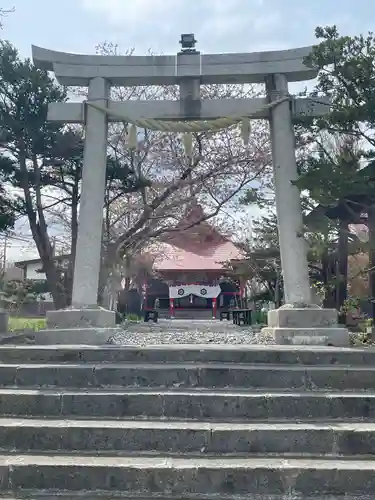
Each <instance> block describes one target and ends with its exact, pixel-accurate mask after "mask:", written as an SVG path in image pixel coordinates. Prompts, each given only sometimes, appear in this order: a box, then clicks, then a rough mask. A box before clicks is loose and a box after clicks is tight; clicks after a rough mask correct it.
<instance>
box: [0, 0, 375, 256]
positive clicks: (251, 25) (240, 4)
mask: <svg viewBox="0 0 375 500" xmlns="http://www.w3.org/2000/svg"><path fill="white" fill-rule="evenodd" d="M1 4H2V7H3V8H8V7H9V8H11V7H13V6H14V7H15V12H14V13H11V14H9V15H8V16H7V17H6V18H5V19H4V20H3V24H4V28H3V32H2V36H3V38H5V39H8V40H9V41H10V42H12V43H13V44H14V45H15V46H16V47H17V48H18V49H19V51H20V53H21V55H22V56H24V57H28V56H30V54H31V51H30V48H31V45H32V44H34V45H39V46H42V47H46V48H49V49H54V50H61V51H66V52H76V53H93V52H94V51H95V46H96V45H97V44H99V43H102V42H104V41H109V42H113V43H116V44H118V45H119V47H120V50H121V51H126V50H127V49H130V48H134V49H135V51H136V53H137V54H139V55H142V54H144V53H146V52H147V50H148V49H151V50H152V51H153V52H156V53H164V54H168V53H171V54H175V53H176V52H177V51H178V50H179V44H178V41H179V38H180V34H181V33H190V32H193V33H194V34H195V36H196V38H197V40H198V46H197V48H198V49H199V50H200V51H202V52H203V53H215V52H249V51H258V50H272V49H286V48H292V47H298V46H304V45H309V44H311V43H313V42H314V29H315V27H316V26H318V25H331V24H336V25H337V26H338V27H339V30H340V31H341V32H342V33H345V34H350V35H353V34H359V33H365V32H367V31H372V30H373V31H375V0H356V1H353V0H325V1H323V0H305V1H304V2H303V1H301V0H299V1H298V0H64V1H60V0H3V1H2V2H1ZM35 253H36V252H35V249H34V248H33V245H31V244H30V245H28V244H27V243H20V242H19V243H16V242H15V243H14V244H13V245H12V248H11V249H10V250H9V258H10V259H11V260H14V259H24V258H28V257H30V256H34V255H35Z"/></svg>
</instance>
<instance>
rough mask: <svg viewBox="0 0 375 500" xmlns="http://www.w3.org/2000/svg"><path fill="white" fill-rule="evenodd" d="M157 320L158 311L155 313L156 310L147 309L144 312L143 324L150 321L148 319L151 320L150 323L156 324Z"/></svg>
mask: <svg viewBox="0 0 375 500" xmlns="http://www.w3.org/2000/svg"><path fill="white" fill-rule="evenodd" d="M158 318H159V311H157V310H156V309H147V310H146V311H145V312H144V322H145V323H147V322H148V321H150V319H152V321H153V322H154V323H157V322H158Z"/></svg>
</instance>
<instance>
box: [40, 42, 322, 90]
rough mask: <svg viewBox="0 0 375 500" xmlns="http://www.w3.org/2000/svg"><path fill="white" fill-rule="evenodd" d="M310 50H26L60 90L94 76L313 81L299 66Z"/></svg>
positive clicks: (152, 80) (129, 82) (119, 81)
mask: <svg viewBox="0 0 375 500" xmlns="http://www.w3.org/2000/svg"><path fill="white" fill-rule="evenodd" d="M311 50H312V48H311V47H301V48H298V49H290V50H278V51H267V52H251V53H247V54H207V55H201V54H199V53H193V54H186V53H180V54H178V55H174V56H173V55H171V56H98V55H85V54H69V53H67V52H56V51H53V50H48V49H44V48H41V47H36V46H35V45H33V46H32V54H33V61H34V64H35V65H36V66H37V67H38V68H40V69H45V70H48V71H53V72H54V73H55V76H56V78H57V80H58V81H59V82H60V83H61V84H62V85H69V86H87V85H88V84H89V81H90V80H91V79H92V78H95V77H102V78H106V79H107V80H109V81H110V82H111V84H112V85H124V86H136V85H174V84H178V83H179V82H180V81H181V78H184V77H185V78H186V77H190V78H198V79H199V80H200V82H201V83H202V84H215V83H222V84H224V83H263V82H264V78H265V76H266V75H271V74H277V73H283V74H284V75H285V76H286V77H287V79H288V81H290V82H297V81H304V80H310V79H312V78H315V77H316V75H317V71H316V70H315V69H311V68H308V67H307V66H306V65H305V64H304V58H305V57H306V56H308V55H309V54H310V52H311Z"/></svg>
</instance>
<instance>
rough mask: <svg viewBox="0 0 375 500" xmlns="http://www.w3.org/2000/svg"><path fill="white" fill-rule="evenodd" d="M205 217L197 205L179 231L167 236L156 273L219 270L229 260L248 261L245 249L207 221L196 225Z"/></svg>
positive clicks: (160, 248) (157, 263) (160, 250)
mask: <svg viewBox="0 0 375 500" xmlns="http://www.w3.org/2000/svg"><path fill="white" fill-rule="evenodd" d="M203 216H204V214H203V209H202V207H201V206H200V205H198V204H196V205H195V206H194V207H193V208H190V210H189V211H188V212H187V214H186V217H185V218H184V220H183V221H182V222H181V223H180V224H179V225H178V226H177V227H176V230H175V231H173V232H172V233H169V234H167V236H166V237H164V239H163V241H162V242H161V243H159V244H158V251H157V255H156V258H155V261H154V269H155V270H157V271H184V270H185V271H186V270H189V271H193V270H205V271H219V270H221V269H224V267H225V264H226V263H227V262H228V261H230V260H237V259H242V258H244V255H243V253H242V252H241V250H240V249H239V248H237V246H236V245H235V244H234V243H233V242H232V241H230V239H229V238H228V237H226V236H224V235H222V234H221V233H219V231H218V230H217V229H216V228H215V227H213V226H212V225H211V224H209V223H208V222H207V221H203V222H200V223H199V224H196V225H193V224H194V223H195V222H197V221H199V220H200V219H202V218H203ZM155 254H156V252H155Z"/></svg>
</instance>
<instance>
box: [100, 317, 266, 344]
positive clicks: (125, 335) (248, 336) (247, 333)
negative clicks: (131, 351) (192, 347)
mask: <svg viewBox="0 0 375 500" xmlns="http://www.w3.org/2000/svg"><path fill="white" fill-rule="evenodd" d="M123 328H124V330H123V331H122V332H120V333H117V334H116V335H114V336H113V337H112V339H111V342H110V343H111V344H122V345H139V346H146V345H159V344H274V343H275V342H274V340H273V338H270V337H267V336H265V335H264V334H262V333H261V332H259V331H258V332H255V331H254V330H253V329H252V328H250V327H244V326H242V327H239V326H236V325H233V323H231V322H227V321H217V320H216V321H215V320H182V319H173V320H170V319H160V320H159V321H158V323H152V322H149V323H131V322H129V323H127V324H125V325H123Z"/></svg>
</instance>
